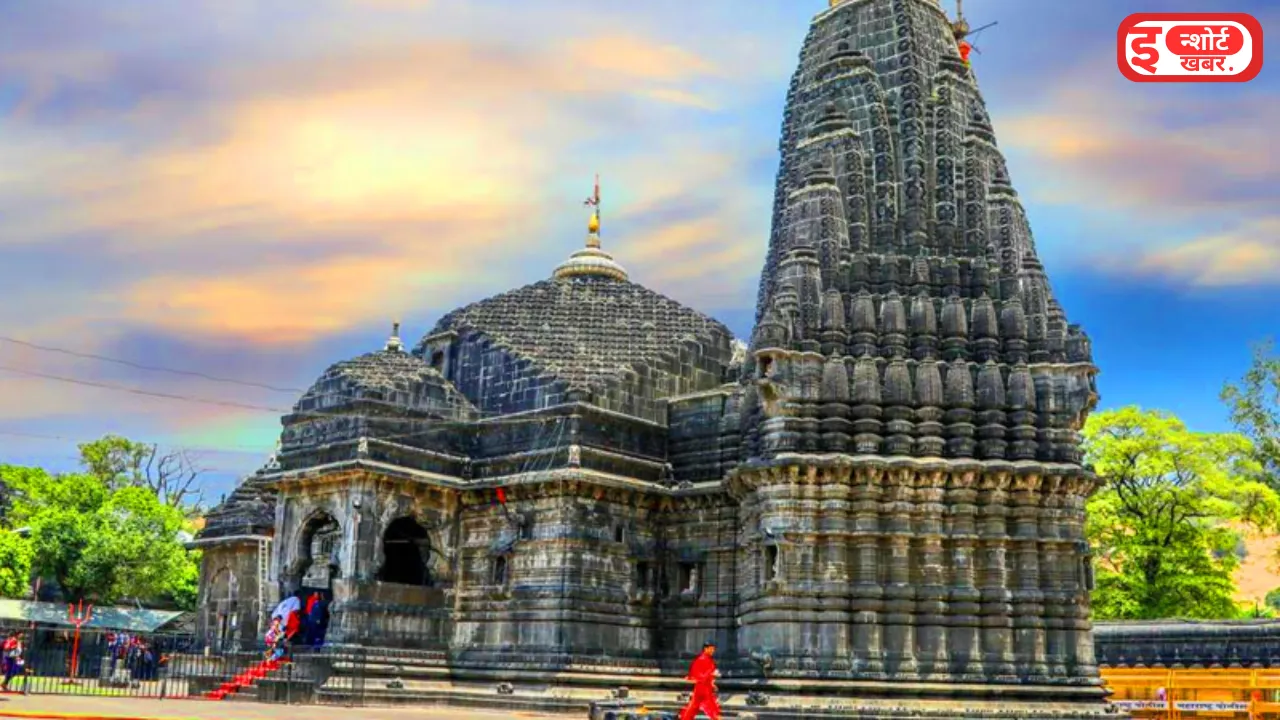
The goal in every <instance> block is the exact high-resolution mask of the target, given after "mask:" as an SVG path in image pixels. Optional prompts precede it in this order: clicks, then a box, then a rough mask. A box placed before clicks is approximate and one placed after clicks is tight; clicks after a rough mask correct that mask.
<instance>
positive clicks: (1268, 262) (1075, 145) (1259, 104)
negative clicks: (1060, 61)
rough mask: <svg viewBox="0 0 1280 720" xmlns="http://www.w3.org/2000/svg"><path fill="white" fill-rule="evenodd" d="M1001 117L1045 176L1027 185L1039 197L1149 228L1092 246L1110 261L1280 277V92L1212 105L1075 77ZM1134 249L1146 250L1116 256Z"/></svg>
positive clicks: (1164, 269) (1255, 278)
mask: <svg viewBox="0 0 1280 720" xmlns="http://www.w3.org/2000/svg"><path fill="white" fill-rule="evenodd" d="M1084 75H1085V74H1082V73H1075V74H1073V75H1072V77H1082V76H1084ZM996 125H997V128H996V130H997V133H998V134H999V136H1000V139H1001V142H1002V144H1003V146H1004V147H1006V148H1008V149H1011V150H1012V151H1013V152H1014V153H1015V154H1017V155H1020V156H1025V157H1027V158H1030V159H1031V160H1032V162H1033V163H1034V164H1033V165H1032V166H1033V167H1034V168H1036V178H1035V183H1034V184H1033V185H1032V184H1027V183H1026V182H1025V180H1024V183H1023V185H1022V187H1023V189H1024V190H1029V196H1030V197H1031V198H1032V199H1033V200H1036V201H1038V202H1041V203H1046V204H1051V205H1066V206H1073V207H1078V208H1080V211H1081V213H1082V215H1084V216H1088V215H1089V214H1098V213H1121V214H1123V215H1125V216H1128V217H1130V218H1132V220H1133V223H1134V225H1135V226H1138V227H1141V228H1144V230H1145V234H1144V233H1143V232H1139V233H1135V234H1134V236H1133V237H1126V238H1120V239H1109V240H1108V241H1107V242H1106V243H1099V244H1098V246H1097V247H1095V248H1093V250H1094V251H1096V252H1097V253H1099V254H1100V255H1102V256H1106V257H1107V258H1109V260H1102V261H1103V262H1105V263H1106V264H1109V265H1112V266H1117V267H1126V268H1134V269H1137V270H1139V271H1141V272H1150V273H1158V274H1163V275H1168V276H1172V277H1175V278H1178V279H1180V280H1183V281H1185V282H1188V283H1192V284H1198V285H1235V284H1252V283H1262V282H1276V281H1280V271H1278V270H1277V267H1276V265H1277V260H1276V254H1277V248H1278V247H1280V246H1278V245H1277V240H1276V235H1277V233H1276V229H1277V227H1280V215H1277V214H1276V207H1277V204H1278V203H1280V190H1278V189H1277V188H1280V146H1277V144H1276V143H1275V142H1274V138H1273V133H1274V130H1273V128H1275V127H1276V126H1280V98H1277V97H1275V96H1273V95H1266V94H1256V93H1255V94H1246V95H1233V96H1231V97H1218V98H1217V100H1216V101H1215V102H1206V101H1204V100H1203V99H1199V98H1197V97H1194V96H1192V95H1191V94H1190V91H1188V90H1179V89H1177V88H1169V89H1168V91H1167V92H1163V93H1160V94H1155V93H1142V94H1140V95H1135V94H1134V93H1127V92H1123V91H1122V90H1121V89H1120V86H1118V85H1115V84H1111V85H1103V86H1097V85H1094V86H1083V85H1081V84H1080V82H1079V81H1070V80H1068V81H1066V82H1064V83H1063V85H1062V86H1061V87H1060V88H1059V89H1058V90H1057V91H1056V92H1054V93H1053V94H1051V95H1050V96H1049V97H1048V99H1047V101H1045V102H1044V103H1042V104H1041V105H1038V106H1036V107H1032V108H1029V109H1027V110H1026V111H1023V112H1021V113H1015V114H1013V115H1012V116H1008V117H1003V118H999V119H997V122H996ZM1202 228H1214V230H1212V231H1209V232H1204V231H1203V230H1202ZM1118 240H1123V241H1122V242H1121V241H1118ZM1125 252H1131V253H1133V254H1134V255H1136V258H1118V257H1116V256H1117V254H1119V253H1125ZM1100 260H1101V259H1100Z"/></svg>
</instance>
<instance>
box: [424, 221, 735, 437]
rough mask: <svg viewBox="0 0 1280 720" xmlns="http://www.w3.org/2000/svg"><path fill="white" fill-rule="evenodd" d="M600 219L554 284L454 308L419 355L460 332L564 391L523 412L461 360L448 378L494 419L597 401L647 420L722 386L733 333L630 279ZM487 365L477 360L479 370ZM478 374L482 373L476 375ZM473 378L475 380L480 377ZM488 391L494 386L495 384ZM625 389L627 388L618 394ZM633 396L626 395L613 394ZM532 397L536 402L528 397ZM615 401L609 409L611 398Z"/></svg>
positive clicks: (513, 397)
mask: <svg viewBox="0 0 1280 720" xmlns="http://www.w3.org/2000/svg"><path fill="white" fill-rule="evenodd" d="M597 222H598V221H597V220H596V219H595V218H594V217H593V218H592V225H591V227H592V232H591V234H590V235H589V237H588V241H587V247H586V249H584V250H579V251H577V252H575V253H573V255H571V256H570V258H569V259H568V260H566V261H565V262H564V263H562V264H561V265H560V266H559V267H557V268H556V269H555V272H554V274H553V276H552V277H551V278H548V279H546V280H542V281H539V282H535V283H533V284H531V285H526V286H524V287H521V288H518V289H515V290H511V291H509V292H505V293H502V294H500V295H496V296H494V297H491V298H488V299H486V300H481V301H480V302H477V303H473V304H471V305H467V306H465V307H462V308H459V309H457V310H454V311H452V312H450V313H448V314H447V315H445V316H444V317H442V318H441V319H440V321H439V322H438V323H437V325H436V327H435V329H434V330H433V331H432V332H431V333H429V334H428V335H427V336H426V337H424V338H423V340H422V341H421V342H420V343H419V344H418V346H417V347H416V348H415V349H414V353H415V354H418V355H422V356H424V357H425V356H426V355H427V354H428V353H429V352H430V348H429V346H430V344H431V342H432V340H433V338H438V337H440V336H441V335H442V334H449V333H454V334H456V335H457V336H459V337H463V338H466V342H467V343H468V344H470V345H471V346H472V347H483V348H484V350H485V351H488V350H489V349H492V348H497V349H499V350H501V351H502V352H504V353H506V354H507V356H508V357H509V359H510V364H524V365H527V366H528V367H529V368H530V369H529V370H528V371H522V372H524V373H525V374H524V375H522V376H527V375H528V373H530V372H533V373H537V374H539V375H541V376H542V377H543V378H544V379H548V381H549V382H550V383H551V384H552V385H554V386H555V387H556V388H557V390H556V391H554V392H551V391H548V392H547V393H544V395H543V397H541V398H540V399H536V400H533V401H532V404H531V405H529V404H526V405H524V406H522V405H521V401H519V399H518V397H519V396H520V391H519V390H518V389H515V388H514V385H513V388H512V389H510V390H509V391H508V390H504V391H503V392H502V394H501V396H500V397H499V396H496V395H494V394H493V393H490V392H488V391H487V389H486V388H485V387H482V386H483V385H484V383H476V382H473V381H472V380H469V379H467V378H468V377H469V374H468V369H467V368H466V367H461V363H458V364H456V365H455V366H454V367H452V368H450V370H449V371H448V372H447V375H448V376H449V377H450V378H451V379H453V380H454V381H455V382H457V383H458V386H459V387H460V388H461V389H462V390H463V391H464V392H466V393H467V394H468V396H469V397H471V399H472V400H473V401H474V402H476V404H477V405H479V406H480V407H481V408H482V409H483V410H484V411H486V412H491V411H492V412H509V411H513V410H520V409H527V408H528V407H537V406H546V405H550V404H554V403H555V402H556V401H557V400H559V399H567V398H572V397H578V398H581V399H590V400H591V401H593V402H595V403H597V404H600V405H602V406H605V407H609V408H610V409H616V410H619V411H623V412H627V413H630V414H634V415H637V416H642V417H643V416H645V415H647V413H646V412H643V411H641V410H639V409H638V407H639V405H643V404H644V403H643V402H637V401H644V400H653V399H655V398H663V397H668V396H672V395H679V394H682V393H689V392H694V391H698V390H704V389H707V388H710V387H717V386H719V385H721V384H722V383H724V382H725V381H726V376H727V374H728V370H729V368H730V366H731V365H732V363H733V361H734V351H733V346H732V341H733V334H732V333H731V332H730V331H729V329H728V328H726V327H725V326H724V325H722V324H721V323H720V322H718V321H716V320H714V319H712V318H710V317H708V316H706V315H704V314H702V313H700V312H698V311H697V310H693V309H691V308H688V307H686V306H684V305H681V304H680V303H678V302H676V301H674V300H672V299H670V298H668V297H665V296H663V295H661V294H660V293H657V292H654V291H653V290H650V289H648V288H646V287H644V286H643V285H639V284H637V283H634V282H632V281H631V280H630V279H628V276H627V273H626V271H625V270H624V269H623V268H622V267H621V265H619V264H618V263H617V262H615V261H614V260H613V258H612V257H611V256H609V255H608V254H607V253H605V252H604V251H602V250H600V243H599V237H598V236H597V234H596V232H595V231H596V230H598V225H597V224H596V223H597ZM487 362H488V361H485V360H482V359H480V358H476V359H475V360H474V362H472V363H471V364H472V366H479V365H481V364H484V363H487ZM472 369H473V370H475V368H474V367H473V368H472ZM472 374H474V373H472ZM492 380H493V382H490V383H489V385H490V386H496V385H497V384H498V383H497V378H493V379H492ZM618 388H625V389H624V390H619V389H618ZM618 394H621V395H627V396H628V397H629V398H630V400H628V399H627V398H621V397H612V396H614V395H618ZM530 397H532V395H530ZM611 399H612V400H613V402H610V400H611Z"/></svg>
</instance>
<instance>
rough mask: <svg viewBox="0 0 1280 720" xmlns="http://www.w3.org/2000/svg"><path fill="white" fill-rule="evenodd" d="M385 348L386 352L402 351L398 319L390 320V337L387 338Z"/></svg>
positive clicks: (402, 345) (402, 344)
mask: <svg viewBox="0 0 1280 720" xmlns="http://www.w3.org/2000/svg"><path fill="white" fill-rule="evenodd" d="M385 349H386V350H387V351H388V352H403V351H404V343H402V342H400V321H399V320H393V321H392V322H391V337H389V338H387V346H386V348H385Z"/></svg>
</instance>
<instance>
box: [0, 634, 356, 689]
mask: <svg viewBox="0 0 1280 720" xmlns="http://www.w3.org/2000/svg"><path fill="white" fill-rule="evenodd" d="M11 631H12V630H11V629H7V630H3V634H4V635H6V636H7V635H8V633H9V632H11ZM20 631H21V633H22V645H23V653H22V658H21V661H22V662H21V666H20V668H18V669H16V670H17V671H16V672H14V671H13V670H14V669H13V668H8V667H6V668H5V669H7V670H10V673H9V674H10V679H9V682H8V690H9V692H19V693H25V694H30V695H94V696H107V697H112V696H114V697H138V698H146V697H150V698H184V697H186V698H199V697H206V698H210V699H215V698H219V697H226V696H228V695H242V696H250V697H254V696H257V697H260V698H261V699H264V700H268V701H274V702H291V701H292V702H306V701H308V699H310V700H311V701H315V699H316V698H315V692H314V687H315V686H316V685H317V681H320V682H323V680H324V677H323V670H324V668H326V667H327V666H328V665H331V663H329V662H326V661H324V660H325V656H324V654H323V653H321V652H320V651H318V650H315V649H312V648H297V649H291V651H290V652H289V654H288V655H287V656H286V657H285V658H284V660H286V661H287V662H281V663H278V664H275V665H264V662H265V660H266V655H265V652H264V649H261V648H259V649H256V650H250V649H244V650H241V649H222V648H219V647H218V644H217V643H211V642H208V641H205V640H204V639H202V638H200V637H198V636H195V635H190V634H174V633H131V632H119V631H109V630H99V629H82V630H80V631H79V632H78V633H77V632H76V630H75V629H74V628H61V627H34V628H33V627H26V628H22V629H21V630H20ZM303 665H305V667H306V668H307V670H306V671H305V672H299V667H300V666H303ZM317 669H320V670H321V671H322V672H321V673H317V672H316V670H317ZM219 690H222V691H223V692H222V694H221V695H219V694H218V691H219ZM295 691H296V692H295ZM264 694H265V695H266V696H265V697H264V696H263V695H264ZM294 696H296V699H295V697H294Z"/></svg>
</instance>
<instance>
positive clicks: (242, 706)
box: [0, 695, 585, 720]
mask: <svg viewBox="0 0 1280 720" xmlns="http://www.w3.org/2000/svg"><path fill="white" fill-rule="evenodd" d="M583 715H584V716H585V713H583ZM353 717H358V718H360V720H417V719H419V718H421V719H422V720H515V719H516V718H521V719H525V720H540V719H546V718H559V720H565V717H566V716H564V715H540V714H537V713H531V712H503V711H494V710H472V709H469V708H459V707H420V706H419V707H411V708H379V707H364V708H354V709H353V708H345V707H326V706H321V705H293V706H289V705H267V704H261V703H241V702H216V701H212V700H152V699H141V698H104V697H73V696H65V695H3V696H0V718H26V719H27V720H37V719H40V718H45V719H48V720H56V719H58V718H72V719H74V720H126V719H128V720H294V719H295V718H296V719H297V720H303V719H304V718H305V720H352V718H353Z"/></svg>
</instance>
